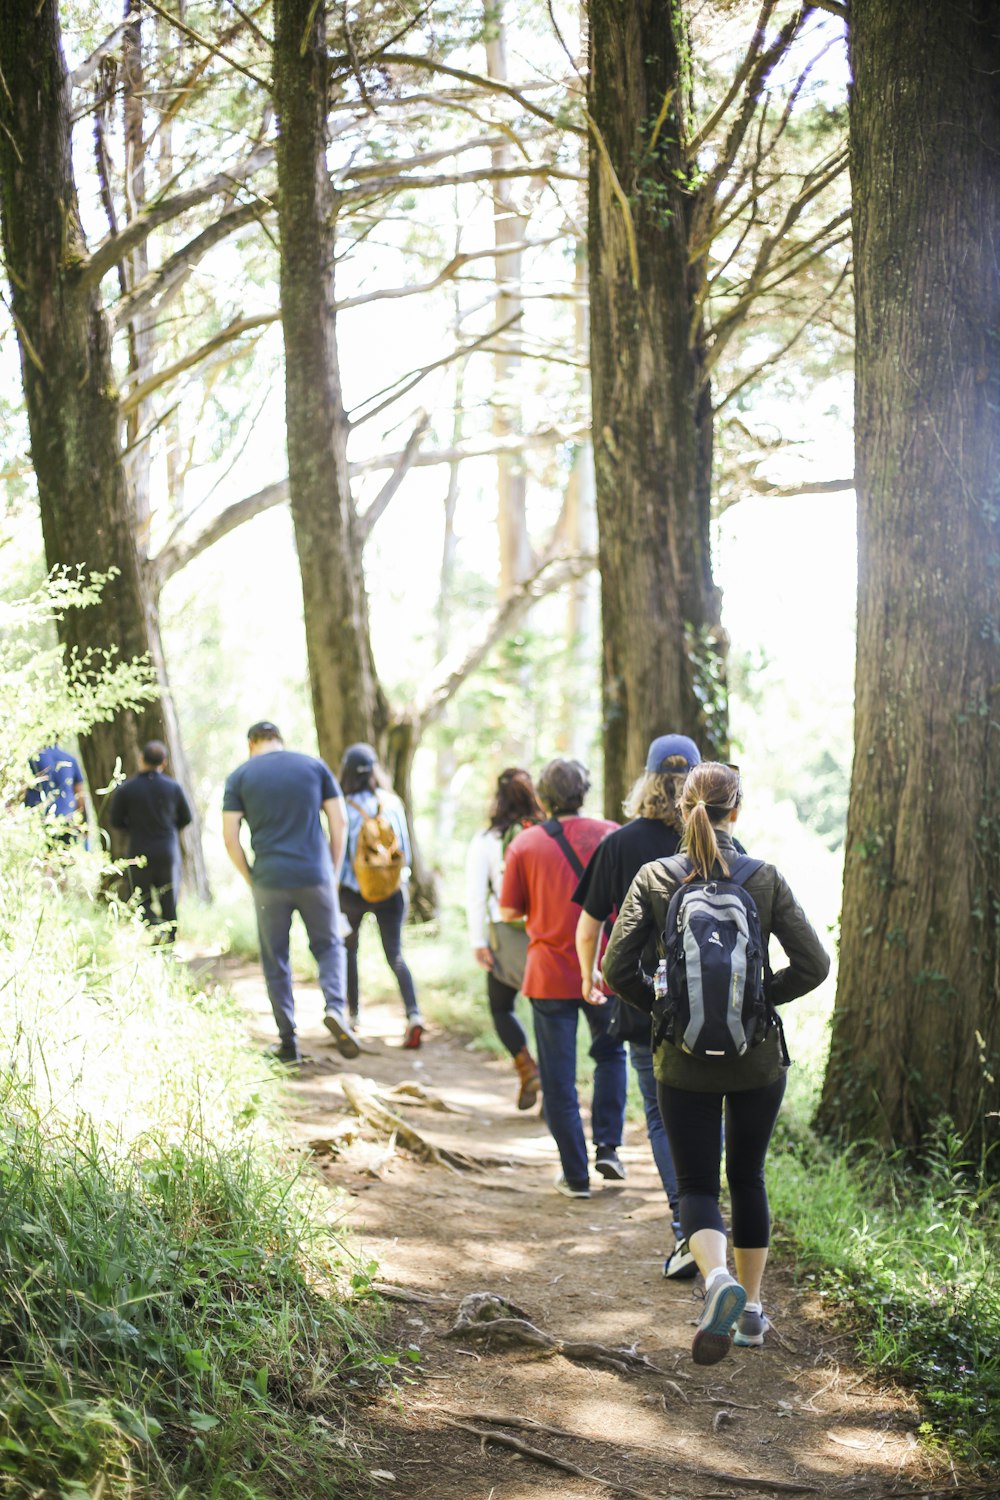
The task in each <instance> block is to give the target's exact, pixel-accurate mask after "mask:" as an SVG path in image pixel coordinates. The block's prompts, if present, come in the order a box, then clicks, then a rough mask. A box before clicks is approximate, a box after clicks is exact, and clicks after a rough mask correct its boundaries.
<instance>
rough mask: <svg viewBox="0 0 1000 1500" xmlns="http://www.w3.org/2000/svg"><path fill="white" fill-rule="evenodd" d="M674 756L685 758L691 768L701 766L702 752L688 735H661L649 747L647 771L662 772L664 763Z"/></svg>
mask: <svg viewBox="0 0 1000 1500" xmlns="http://www.w3.org/2000/svg"><path fill="white" fill-rule="evenodd" d="M673 755H680V756H683V758H684V759H685V760H686V761H687V763H688V765H689V766H697V765H700V764H701V752H700V751H699V749H698V746H697V745H696V744H695V742H694V740H689V739H688V737H687V735H686V734H661V735H659V736H658V737H657V738H656V739H655V740H654V741H653V743H652V744H651V745H650V747H649V751H648V752H647V755H646V770H647V771H662V770H663V769H664V765H663V762H664V761H665V760H669V759H670V758H671V756H673Z"/></svg>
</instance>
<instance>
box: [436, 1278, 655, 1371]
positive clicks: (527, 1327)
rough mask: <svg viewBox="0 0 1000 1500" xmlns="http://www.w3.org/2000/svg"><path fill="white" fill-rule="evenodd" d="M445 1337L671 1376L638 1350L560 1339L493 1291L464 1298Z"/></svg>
mask: <svg viewBox="0 0 1000 1500" xmlns="http://www.w3.org/2000/svg"><path fill="white" fill-rule="evenodd" d="M442 1338H446V1339H466V1340H471V1341H473V1342H480V1341H489V1340H490V1339H493V1338H502V1339H504V1340H506V1341H507V1342H508V1343H512V1344H521V1345H524V1346H526V1347H527V1348H530V1349H543V1350H545V1352H546V1353H548V1354H562V1355H563V1356H564V1357H565V1358H566V1359H571V1360H575V1361H577V1363H579V1364H603V1365H610V1366H611V1367H612V1368H613V1369H616V1370H621V1371H623V1372H625V1373H628V1372H629V1371H632V1370H651V1371H653V1373H654V1374H656V1375H665V1374H666V1373H667V1372H666V1371H665V1370H661V1369H660V1367H659V1366H658V1365H654V1364H653V1362H652V1360H649V1359H647V1358H646V1356H645V1355H644V1354H639V1353H638V1352H637V1351H636V1350H635V1349H634V1348H623V1347H619V1346H615V1345H609V1344H595V1343H591V1342H589V1341H588V1340H585V1339H583V1340H581V1339H561V1338H558V1337H557V1336H556V1335H555V1334H554V1333H548V1332H546V1330H545V1329H544V1328H537V1327H536V1326H535V1324H534V1323H532V1322H531V1321H530V1320H529V1318H528V1315H527V1313H525V1312H524V1311H523V1309H521V1308H519V1307H515V1306H514V1305H513V1303H511V1302H508V1301H507V1300H506V1298H504V1297H498V1296H497V1295H496V1294H495V1293H492V1292H473V1293H471V1295H470V1296H468V1297H465V1298H463V1299H462V1302H461V1304H460V1306H459V1309H458V1318H457V1320H456V1322H455V1326H454V1327H453V1328H449V1329H448V1332H447V1333H444V1334H442Z"/></svg>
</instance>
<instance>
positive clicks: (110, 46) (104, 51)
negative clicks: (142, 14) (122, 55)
mask: <svg viewBox="0 0 1000 1500" xmlns="http://www.w3.org/2000/svg"><path fill="white" fill-rule="evenodd" d="M133 24H134V22H133V18H132V17H129V19H128V20H127V21H123V22H122V24H121V25H120V26H116V27H115V29H114V31H112V32H109V34H108V35H107V36H106V37H105V38H104V41H103V42H101V43H99V45H98V46H96V47H95V48H94V50H93V52H92V53H91V54H90V56H89V57H85V58H84V60H83V62H82V63H80V65H79V66H78V67H76V68H74V69H73V71H72V73H70V75H69V79H68V82H69V86H70V88H71V89H81V88H83V86H84V84H85V83H89V82H90V80H91V79H92V78H93V76H94V74H95V73H96V72H97V70H98V68H99V67H100V66H101V63H102V62H103V61H104V59H105V58H106V57H107V56H108V54H109V53H111V52H113V51H114V50H115V48H116V47H117V46H118V43H119V42H120V41H121V39H122V37H123V36H124V35H125V33H126V31H128V29H129V27H130V26H131V25H133Z"/></svg>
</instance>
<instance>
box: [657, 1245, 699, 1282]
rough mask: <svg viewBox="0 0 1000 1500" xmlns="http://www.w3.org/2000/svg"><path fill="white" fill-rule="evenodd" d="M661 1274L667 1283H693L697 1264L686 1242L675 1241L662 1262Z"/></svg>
mask: <svg viewBox="0 0 1000 1500" xmlns="http://www.w3.org/2000/svg"><path fill="white" fill-rule="evenodd" d="M663 1274H664V1276H665V1277H666V1278H667V1280H668V1281H693V1280H694V1278H695V1277H696V1276H697V1274H698V1264H697V1262H696V1260H695V1258H694V1256H693V1255H692V1254H691V1247H690V1245H689V1244H688V1242H687V1240H684V1239H679V1240H678V1241H677V1243H676V1245H675V1246H674V1248H673V1249H672V1250H671V1252H670V1254H669V1255H668V1256H667V1258H666V1260H665V1261H664V1262H663Z"/></svg>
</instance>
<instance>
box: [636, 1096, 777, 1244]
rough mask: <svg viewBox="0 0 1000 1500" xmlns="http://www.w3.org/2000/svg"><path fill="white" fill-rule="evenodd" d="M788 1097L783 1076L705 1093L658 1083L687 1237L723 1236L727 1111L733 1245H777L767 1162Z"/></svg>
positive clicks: (682, 1221)
mask: <svg viewBox="0 0 1000 1500" xmlns="http://www.w3.org/2000/svg"><path fill="white" fill-rule="evenodd" d="M784 1092H785V1075H784V1073H782V1075H781V1077H780V1078H779V1079H778V1081H777V1082H776V1083H767V1084H765V1085H764V1086H763V1088H759V1089H743V1090H740V1091H738V1092H736V1091H734V1092H733V1093H729V1094H702V1093H695V1092H694V1091H693V1090H692V1089H676V1088H674V1087H673V1086H672V1085H671V1084H669V1083H658V1084H657V1086H656V1094H657V1098H658V1099H659V1101H660V1114H661V1115H662V1116H663V1124H664V1126H665V1128H666V1132H667V1136H668V1138H669V1141H670V1151H671V1155H672V1156H673V1158H674V1166H675V1168H676V1169H677V1187H678V1191H679V1193H680V1210H681V1213H680V1217H681V1231H682V1233H683V1235H684V1238H685V1239H690V1238H691V1236H692V1235H693V1234H696V1233H697V1232H698V1230H699V1229H718V1230H719V1231H720V1232H721V1233H723V1234H724V1233H725V1225H724V1223H723V1221H722V1215H721V1213H720V1212H719V1187H720V1183H719V1131H720V1129H721V1126H722V1106H723V1103H725V1106H726V1178H727V1179H728V1182H729V1198H730V1202H731V1204H732V1210H733V1244H734V1245H735V1246H736V1247H737V1248H738V1249H740V1250H763V1249H764V1248H765V1247H766V1246H767V1245H769V1244H770V1242H771V1214H770V1210H769V1208H768V1204H767V1188H766V1187H765V1186H764V1159H765V1157H766V1156H767V1148H768V1145H769V1143H770V1140H771V1132H772V1131H773V1130H774V1122H775V1121H776V1120H777V1118H778V1110H779V1109H780V1108H781V1100H782V1098H783V1096H784Z"/></svg>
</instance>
